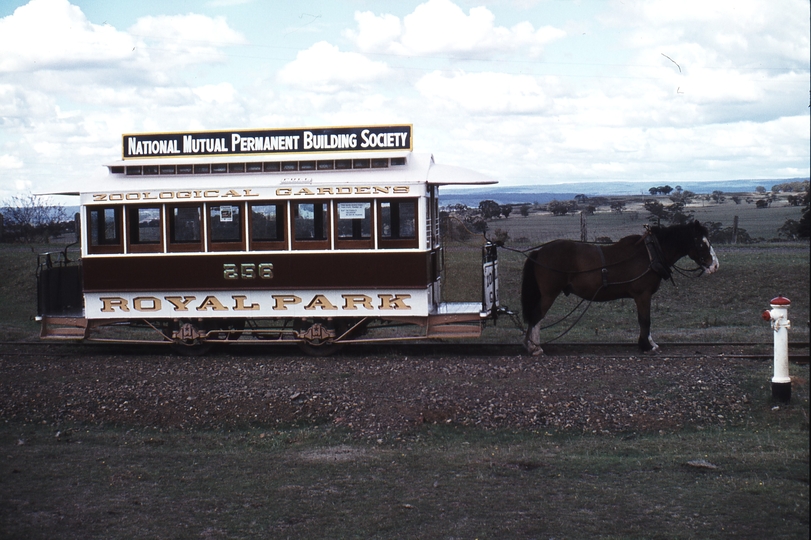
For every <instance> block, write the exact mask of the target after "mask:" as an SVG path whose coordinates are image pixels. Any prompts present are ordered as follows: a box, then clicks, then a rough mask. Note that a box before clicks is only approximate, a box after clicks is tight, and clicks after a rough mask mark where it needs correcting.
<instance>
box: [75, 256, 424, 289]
mask: <svg viewBox="0 0 811 540" xmlns="http://www.w3.org/2000/svg"><path fill="white" fill-rule="evenodd" d="M82 264H83V268H84V270H83V275H84V290H85V291H88V292H91V291H95V292H105V291H122V292H123V291H168V290H172V291H183V290H200V289H205V290H229V289H268V288H273V289H287V288H289V289H293V288H300V289H321V288H349V287H351V288H359V287H363V288H382V287H392V288H393V287H401V288H417V287H419V288H422V287H426V286H428V284H429V283H430V274H431V270H430V269H431V255H430V253H425V252H414V253H391V252H386V251H379V252H371V253H369V252H367V253H339V252H329V253H264V254H258V253H250V254H233V255H220V254H205V255H190V256H182V255H171V254H170V255H156V256H154V257H92V258H85V259H84V260H83V261H82ZM268 264H272V265H273V266H272V277H270V278H268V277H261V276H260V271H261V269H260V265H265V266H263V267H262V269H264V272H263V273H264V274H267V273H268V272H267V271H268V266H267V265H268ZM226 265H228V266H226ZM226 275H231V276H235V277H234V279H227V278H226V277H225V276H226Z"/></svg>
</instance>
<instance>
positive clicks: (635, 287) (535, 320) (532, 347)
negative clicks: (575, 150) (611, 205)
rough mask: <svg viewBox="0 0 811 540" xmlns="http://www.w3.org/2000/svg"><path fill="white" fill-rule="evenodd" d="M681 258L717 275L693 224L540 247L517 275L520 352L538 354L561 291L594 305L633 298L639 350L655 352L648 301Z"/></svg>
mask: <svg viewBox="0 0 811 540" xmlns="http://www.w3.org/2000/svg"><path fill="white" fill-rule="evenodd" d="M684 256H688V257H690V258H691V259H692V260H693V261H695V262H696V263H697V264H698V265H699V267H700V269H701V273H702V274H703V273H704V272H706V273H707V274H712V273H714V272H715V271H716V270H718V257H716V255H715V250H714V249H713V248H712V245H711V244H710V241H709V233H708V231H707V228H706V227H705V226H704V225H701V224H700V223H699V222H698V221H691V222H689V223H686V224H680V225H671V226H670V227H659V226H655V227H648V226H646V232H645V234H642V235H638V234H636V235H632V236H626V237H625V238H622V239H621V240H619V241H618V242H615V243H613V244H605V245H600V244H589V243H585V242H576V241H574V240H553V241H551V242H549V243H547V244H544V245H542V246H540V247H539V248H538V249H536V250H534V251H532V252H531V253H530V254H529V255H528V256H527V260H526V261H525V263H524V269H523V273H522V285H521V308H522V312H523V315H524V321H525V322H526V323H527V324H528V325H529V326H528V327H527V332H526V335H525V337H524V347H526V349H527V351H529V353H530V354H532V355H534V356H537V355H540V354H543V349H542V348H541V342H540V331H541V328H540V326H541V320H542V319H543V318H544V316H545V315H546V313H547V312H548V311H549V308H550V307H552V304H553V303H554V302H555V299H556V298H557V297H558V295H560V293H561V292H562V293H564V294H565V295H567V296H568V295H569V294H575V295H576V296H579V297H580V298H583V299H584V300H588V301H593V302H606V301H610V300H617V299H620V298H632V299H633V300H634V302H635V303H636V310H637V319H638V321H639V330H640V334H639V341H638V343H639V348H640V349H642V351H643V352H647V351H655V350H657V349H658V348H659V346H658V345H657V344H656V343H655V342H654V341H653V338H652V337H651V334H650V326H651V319H650V305H651V297H652V296H653V294H654V293H655V292H656V291H657V290H658V289H659V285H660V284H661V282H662V280H663V279H671V280H672V273H671V268H672V267H673V265H674V264H675V263H676V262H677V261H678V260H679V259H681V258H682V257H684Z"/></svg>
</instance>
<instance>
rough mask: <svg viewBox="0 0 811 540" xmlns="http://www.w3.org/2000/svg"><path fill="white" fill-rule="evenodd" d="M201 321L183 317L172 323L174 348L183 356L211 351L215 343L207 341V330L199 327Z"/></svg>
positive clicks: (198, 354) (199, 354) (200, 354)
mask: <svg viewBox="0 0 811 540" xmlns="http://www.w3.org/2000/svg"><path fill="white" fill-rule="evenodd" d="M199 326H201V325H200V323H199V322H192V321H190V320H188V319H181V320H179V321H176V322H175V323H174V324H173V325H172V345H171V347H172V350H173V351H175V352H176V353H178V354H180V355H182V356H202V355H204V354H206V353H207V352H209V351H210V350H211V348H212V347H213V346H214V344H213V343H211V342H209V341H205V335H206V331H205V330H201V329H200V328H198V327H199Z"/></svg>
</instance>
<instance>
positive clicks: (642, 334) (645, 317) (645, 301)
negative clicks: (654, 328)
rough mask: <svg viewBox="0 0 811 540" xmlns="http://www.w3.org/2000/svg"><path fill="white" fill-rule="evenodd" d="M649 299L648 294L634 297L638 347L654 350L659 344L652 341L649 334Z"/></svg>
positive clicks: (644, 349)
mask: <svg viewBox="0 0 811 540" xmlns="http://www.w3.org/2000/svg"><path fill="white" fill-rule="evenodd" d="M650 300H651V297H650V295H649V294H644V295H642V296H637V297H636V298H634V301H635V302H636V318H637V320H638V321H639V341H638V343H639V348H640V349H642V350H643V351H655V350H657V349H658V348H659V345H657V344H656V342H655V341H653V338H652V337H651V335H650Z"/></svg>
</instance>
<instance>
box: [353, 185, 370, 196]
mask: <svg viewBox="0 0 811 540" xmlns="http://www.w3.org/2000/svg"><path fill="white" fill-rule="evenodd" d="M371 191H372V188H370V187H369V186H357V187H356V188H355V195H368V194H369V193H371Z"/></svg>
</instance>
